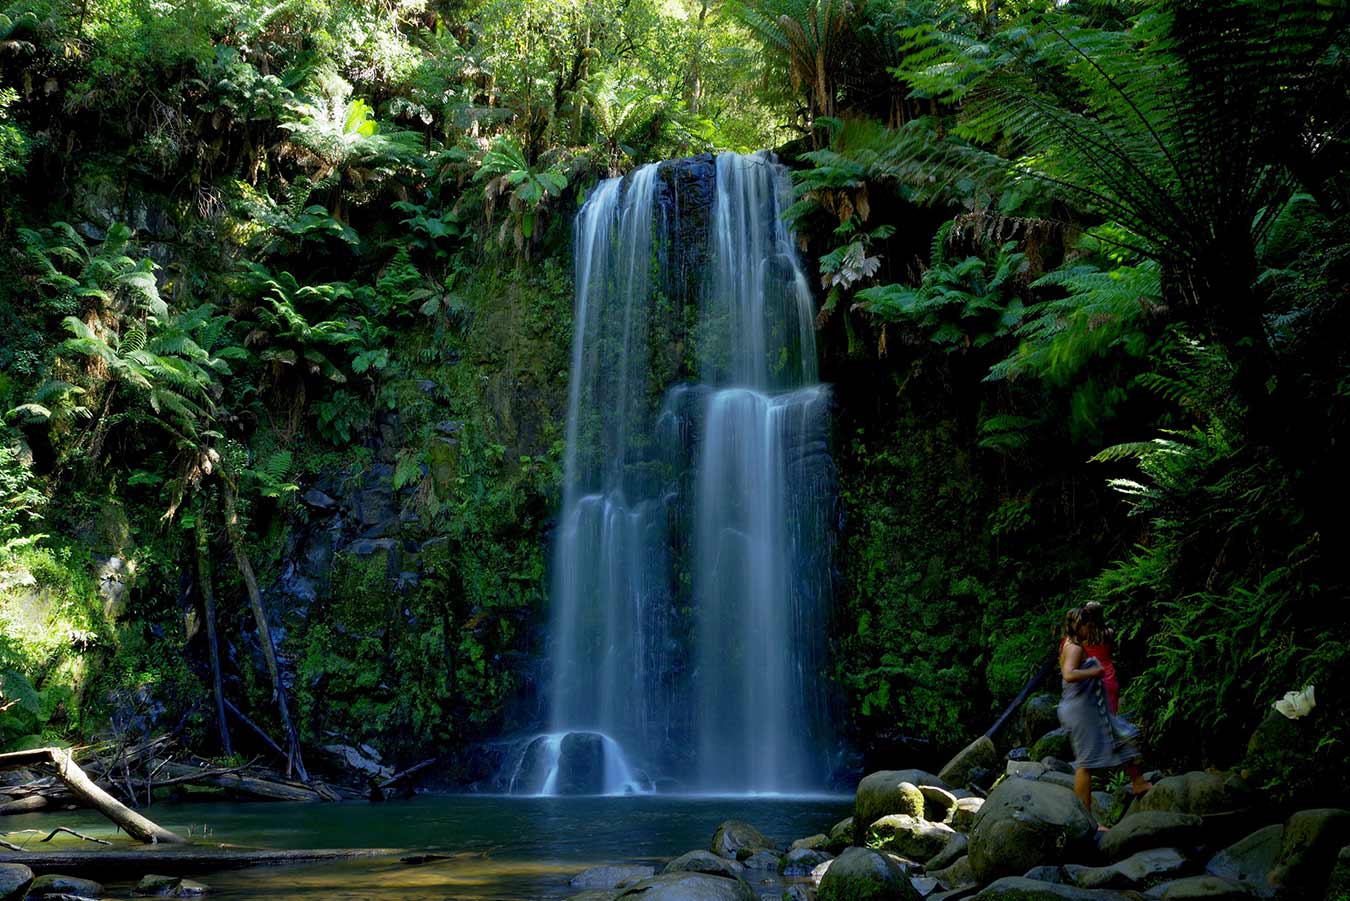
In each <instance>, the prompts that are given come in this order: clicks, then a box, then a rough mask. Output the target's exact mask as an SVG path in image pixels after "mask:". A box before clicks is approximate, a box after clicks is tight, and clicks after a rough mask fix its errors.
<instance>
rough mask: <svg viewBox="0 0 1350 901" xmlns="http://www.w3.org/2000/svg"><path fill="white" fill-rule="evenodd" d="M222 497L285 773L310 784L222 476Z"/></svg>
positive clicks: (236, 516) (236, 515) (235, 513)
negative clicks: (281, 739)
mask: <svg viewBox="0 0 1350 901" xmlns="http://www.w3.org/2000/svg"><path fill="white" fill-rule="evenodd" d="M220 484H221V498H222V499H223V500H224V503H225V533H226V535H227V536H228V537H229V539H230V546H231V549H232V550H233V551H234V562H235V564H236V565H237V566H238V567H239V575H240V577H241V578H242V579H243V580H244V587H245V588H246V589H247V590H248V604H249V606H250V607H251V608H253V619H254V622H255V623H256V624H257V626H258V642H259V643H260V644H261V645H262V649H263V659H264V660H265V661H267V674H268V675H269V676H270V677H271V679H272V696H273V697H274V698H275V699H276V702H277V709H278V710H279V711H280V713H281V726H282V728H283V729H285V730H286V738H287V741H288V743H289V748H288V749H287V759H286V774H287V775H288V776H289V775H290V773H291V769H292V768H294V769H295V772H296V774H297V775H299V777H300V779H301V781H303V782H308V781H309V773H307V772H305V762H304V760H302V759H301V757H300V739H299V738H298V737H297V736H296V734H295V726H294V725H293V724H292V723H291V712H290V709H289V708H288V707H287V705H286V686H285V685H283V684H282V682H281V670H280V668H279V667H278V666H277V651H276V646H275V645H274V644H272V630H271V628H270V627H269V626H268V625H267V611H265V610H263V605H262V594H261V593H260V592H259V591H258V577H257V576H256V575H254V573H253V564H252V563H250V562H249V559H248V553H247V552H246V551H245V550H244V540H243V536H242V535H240V534H239V512H238V510H237V509H236V507H235V502H234V485H233V484H232V483H231V482H230V479H229V476H227V475H225V474H224V473H222V474H221V479H220Z"/></svg>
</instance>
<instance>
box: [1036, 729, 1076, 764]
mask: <svg viewBox="0 0 1350 901" xmlns="http://www.w3.org/2000/svg"><path fill="white" fill-rule="evenodd" d="M1047 757H1054V758H1056V759H1057V760H1074V759H1075V758H1074V753H1073V742H1072V741H1071V740H1070V739H1069V730H1068V729H1065V728H1064V727H1063V726H1060V727H1059V728H1058V729H1051V730H1050V731H1049V732H1047V733H1045V734H1044V735H1042V736H1041V737H1040V738H1038V739H1036V743H1035V744H1034V745H1032V746H1031V759H1032V760H1044V759H1045V758H1047Z"/></svg>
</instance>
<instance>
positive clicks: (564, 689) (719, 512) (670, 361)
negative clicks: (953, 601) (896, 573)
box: [508, 153, 835, 795]
mask: <svg viewBox="0 0 1350 901" xmlns="http://www.w3.org/2000/svg"><path fill="white" fill-rule="evenodd" d="M790 202H791V192H790V189H789V185H788V180H787V178H786V172H785V170H784V169H783V167H781V166H780V165H779V164H778V163H777V162H776V161H775V160H774V159H773V157H772V156H770V155H768V154H755V155H748V156H747V155H740V154H734V153H727V154H721V155H719V156H718V157H716V158H715V159H714V158H710V157H701V158H694V159H689V160H676V161H670V162H665V163H657V164H651V165H647V166H643V167H641V168H639V169H637V170H636V171H634V172H633V173H631V174H630V175H628V176H627V177H625V178H622V179H619V178H612V179H608V180H606V181H603V182H601V183H600V184H599V185H598V186H597V187H596V188H595V189H594V190H593V191H592V192H591V195H590V197H589V198H588V199H587V201H586V203H585V204H584V206H583V207H582V209H581V211H580V213H579V214H578V215H577V219H576V239H575V240H576V259H575V266H576V316H575V323H574V339H573V347H572V363H571V382H570V395H569V400H568V415H567V432H566V441H567V447H566V453H565V458H564V472H565V474H564V478H565V482H564V487H563V502H562V510H561V513H560V517H559V524H558V530H557V533H556V535H555V540H554V547H553V585H552V592H551V600H552V620H551V625H550V633H549V635H550V661H551V665H552V675H551V689H550V695H549V700H550V719H551V722H550V726H549V731H548V732H547V733H545V734H542V735H538V736H535V737H533V738H531V739H529V740H527V741H526V742H525V743H524V744H523V745H522V747H521V750H520V752H519V753H518V755H515V756H514V757H513V758H512V761H511V762H510V763H509V764H508V766H509V767H510V770H509V772H510V778H509V787H508V791H510V792H511V793H516V794H543V795H571V794H624V793H630V792H641V791H650V790H651V788H652V783H653V780H652V779H650V778H648V777H647V776H646V775H644V774H648V773H649V774H654V775H657V776H658V778H657V780H656V782H657V783H658V784H660V785H661V786H662V790H663V791H664V790H667V789H676V790H684V791H705V792H733V793H745V792H754V793H796V792H812V791H819V790H821V789H822V788H824V786H825V784H826V781H827V779H828V776H829V772H830V767H829V761H828V756H827V751H826V749H827V747H828V745H829V744H830V738H831V736H830V735H829V734H828V717H827V716H825V702H824V698H825V692H824V676H823V669H824V666H825V660H824V646H823V636H824V635H825V634H826V628H825V619H826V617H827V616H828V608H829V583H830V555H831V550H832V540H833V532H832V517H833V515H834V514H833V511H834V498H835V490H834V469H833V463H832V460H831V458H830V454H829V434H828V432H829V405H830V393H829V389H828V388H827V387H826V386H824V385H821V384H819V383H818V381H817V376H816V349H815V336H814V315H815V309H814V299H813V297H812V294H811V291H810V288H809V285H808V283H807V280H806V278H805V276H804V275H803V272H802V268H801V265H800V263H799V260H798V257H797V253H796V248H795V246H794V239H793V236H792V234H791V232H790V231H789V230H788V228H787V227H786V225H785V224H784V222H783V218H782V214H783V211H784V210H785V209H786V208H787V206H788V205H789V204H790Z"/></svg>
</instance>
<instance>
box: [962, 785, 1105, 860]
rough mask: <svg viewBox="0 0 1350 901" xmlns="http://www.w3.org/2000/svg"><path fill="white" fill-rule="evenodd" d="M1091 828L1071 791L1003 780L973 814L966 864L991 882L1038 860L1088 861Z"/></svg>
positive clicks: (1057, 787)
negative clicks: (974, 814) (976, 812)
mask: <svg viewBox="0 0 1350 901" xmlns="http://www.w3.org/2000/svg"><path fill="white" fill-rule="evenodd" d="M1096 831H1097V824H1096V823H1095V822H1094V821H1093V819H1092V817H1091V816H1089V815H1088V812H1087V811H1086V810H1084V809H1083V805H1082V804H1080V803H1079V801H1078V798H1077V797H1076V796H1075V795H1074V793H1073V792H1069V791H1065V790H1064V789H1062V788H1060V787H1059V786H1056V785H1046V784H1044V783H1041V782H1032V781H1030V780H1027V779H1006V780H1004V781H1003V782H1001V783H999V785H998V787H997V788H995V789H994V790H993V792H991V793H990V795H989V798H988V800H986V801H985V803H984V806H983V807H981V808H980V812H979V813H978V814H977V815H976V817H975V825H974V828H973V829H972V830H971V833H970V864H971V867H972V869H973V870H974V871H975V876H976V877H977V878H978V880H979V881H980V882H992V881H993V880H995V879H998V878H1000V877H1002V876H1012V875H1021V874H1022V873H1025V872H1026V871H1027V870H1029V869H1031V868H1032V867H1035V866H1040V865H1041V864H1057V863H1061V862H1063V861H1065V860H1090V859H1091V858H1092V856H1093V839H1094V836H1095V834H1096ZM1121 856H1122V857H1125V856H1128V855H1126V854H1122V855H1121Z"/></svg>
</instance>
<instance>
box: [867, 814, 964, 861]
mask: <svg viewBox="0 0 1350 901" xmlns="http://www.w3.org/2000/svg"><path fill="white" fill-rule="evenodd" d="M955 834H956V830H954V829H952V827H950V826H946V825H943V824H942V823H930V822H929V821H928V820H925V819H923V818H921V817H913V816H909V815H908V814H904V813H898V814H892V815H891V816H885V817H882V818H881V819H879V820H877V821H876V822H875V823H873V824H872V825H871V826H870V827H868V830H867V846H868V847H869V848H876V849H877V850H879V851H891V852H893V853H895V854H899V855H900V856H901V857H905V858H908V859H909V860H927V859H928V858H930V857H932V856H933V855H935V854H937V853H938V852H939V851H941V850H942V849H943V848H945V847H946V846H947V842H948V841H950V840H951V837H952V836H953V835H955Z"/></svg>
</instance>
